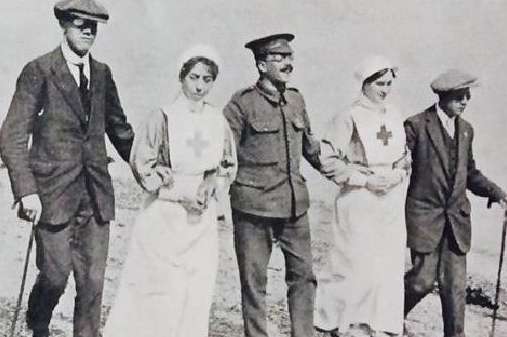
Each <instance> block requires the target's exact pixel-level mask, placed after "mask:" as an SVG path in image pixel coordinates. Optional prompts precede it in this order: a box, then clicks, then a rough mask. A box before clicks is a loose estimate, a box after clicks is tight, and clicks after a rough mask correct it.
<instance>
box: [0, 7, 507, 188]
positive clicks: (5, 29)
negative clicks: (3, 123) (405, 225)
mask: <svg viewBox="0 0 507 337" xmlns="http://www.w3.org/2000/svg"><path fill="white" fill-rule="evenodd" d="M102 3H103V4H104V5H105V6H106V7H107V8H108V10H109V13H110V16H111V18H110V21H109V23H108V24H107V25H100V26H99V32H98V37H97V40H96V43H95V45H94V47H93V49H92V54H93V55H94V57H96V58H97V59H98V60H100V61H104V62H106V63H108V64H109V65H110V67H111V68H112V71H113V75H114V77H115V80H116V82H117V85H118V88H119V92H120V96H121V99H122V103H123V106H124V109H125V111H126V113H127V115H128V117H129V119H130V120H131V122H132V123H133V124H134V126H137V125H139V123H140V122H142V120H143V118H144V117H145V116H146V115H147V113H148V112H149V111H151V110H153V109H155V108H156V107H158V106H160V105H164V104H167V103H168V102H170V101H171V100H172V99H173V97H174V96H175V94H176V93H177V90H178V82H177V69H176V67H177V66H176V63H177V59H178V57H179V55H180V54H181V53H182V52H183V51H184V50H185V49H186V48H188V47H190V46H191V45H193V44H194V43H197V42H201V43H207V44H210V45H213V46H215V47H216V49H217V50H218V51H219V53H220V54H221V56H222V59H223V67H222V69H221V72H220V74H219V78H218V80H217V82H216V84H215V90H214V91H213V92H212V94H211V97H210V98H211V100H212V102H213V103H215V104H216V105H217V106H220V107H221V106H223V105H225V103H226V102H227V100H228V99H229V98H230V96H231V95H232V94H233V93H234V92H235V91H236V90H238V89H240V88H243V87H246V86H249V85H251V84H253V83H254V82H255V80H256V77H257V73H256V70H255V67H254V62H253V58H252V55H251V53H250V51H249V50H247V49H245V48H244V47H243V45H244V43H245V42H247V41H249V40H251V39H253V38H257V37H260V36H264V35H267V34H271V33H279V32H291V33H293V34H295V35H296V39H295V40H294V41H293V47H294V49H295V52H296V61H295V72H294V79H293V81H292V83H291V84H292V85H293V86H295V87H297V88H298V89H299V90H300V91H301V92H302V93H303V95H304V97H305V99H306V102H307V107H308V111H309V114H310V119H311V121H312V124H313V127H314V130H315V133H316V134H317V135H320V134H322V133H323V132H324V129H325V125H326V122H327V121H328V120H329V119H330V118H331V117H332V115H333V114H334V113H336V112H338V111H341V110H343V109H344V108H346V107H347V105H348V104H349V103H350V102H351V101H352V99H353V98H354V97H355V96H356V95H357V92H358V91H359V84H358V83H357V82H356V80H355V79H354V78H353V75H352V73H353V70H354V68H355V67H356V66H357V64H358V63H359V62H360V61H361V60H362V59H363V58H365V57H366V56H368V55H370V54H372V53H376V54H378V53H380V54H384V55H385V56H387V57H389V58H390V59H392V60H393V61H394V62H395V63H396V64H398V65H399V69H400V71H399V77H398V79H397V80H396V81H395V84H394V87H393V90H392V94H391V96H390V99H391V100H392V101H393V102H395V103H397V104H398V105H399V106H400V108H401V109H402V111H403V112H404V114H405V115H406V116H407V117H408V116H409V115H412V114H414V113H416V112H419V111H422V110H423V109H424V108H426V107H427V106H429V105H430V104H432V103H433V102H434V99H435V95H434V94H433V93H432V92H431V90H430V89H429V83H430V82H431V80H432V79H433V78H435V77H436V76H437V75H438V74H439V73H440V72H442V71H444V70H446V69H447V68H449V67H459V68H462V69H464V70H466V71H468V72H470V73H472V74H475V75H477V76H479V78H480V81H481V83H482V86H481V87H480V88H478V89H476V90H474V91H473V93H472V96H473V97H472V101H471V103H470V105H469V107H468V109H467V111H466V112H465V114H464V117H465V118H466V119H468V120H469V121H470V122H472V124H473V125H474V127H475V130H476V138H475V143H474V147H475V148H474V149H475V155H476V159H477V162H478V164H479V167H480V168H482V170H483V171H484V172H485V173H487V174H488V176H490V177H491V178H493V179H494V180H496V181H497V182H498V183H500V184H501V185H502V186H504V187H506V188H507V174H506V170H507V161H506V157H507V114H506V113H505V107H506V106H507V94H506V93H505V90H506V88H505V85H504V82H505V79H506V74H507V71H506V68H507V57H506V55H507V29H506V28H507V24H506V22H507V1H500V0H497V1H493V0H491V1H488V0H482V1H480V0H461V1H459V0H441V1H436V0H435V1H429V0H426V1H425V0H410V1H408V0H391V1H389V0H376V1H374V0H325V1H324V0H320V1H317V0H314V1H302V0H299V1H297V0H276V1H275V0H272V1H268V0H249V1H246V0H236V1H233V0H228V1H225V0H207V1H206V0H194V1H169V0H145V1H142V0H116V1H115V0H103V1H102ZM53 4H54V1H52V0H51V1H49V0H16V1H1V4H0V13H2V20H0V28H1V32H2V33H1V34H0V41H1V45H2V48H1V49H0V71H1V74H2V81H1V82H0V118H2V119H3V116H4V114H5V112H6V111H7V108H8V105H9V102H10V99H11V97H12V94H13V91H14V85H15V80H16V78H17V76H18V75H19V72H20V71H21V69H22V67H23V65H24V64H25V63H26V62H28V61H30V60H31V59H33V58H35V57H37V56H38V55H41V54H43V53H46V52H48V51H50V50H52V49H53V48H55V47H56V46H57V45H58V44H59V43H60V41H61V38H62V35H61V30H60V28H59V26H58V23H57V21H56V20H55V18H54V16H53V9H52V7H53Z"/></svg>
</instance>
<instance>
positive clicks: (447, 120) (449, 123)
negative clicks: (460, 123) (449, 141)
mask: <svg viewBox="0 0 507 337" xmlns="http://www.w3.org/2000/svg"><path fill="white" fill-rule="evenodd" d="M435 106H436V109H437V115H438V118H440V121H441V122H442V125H443V126H444V128H445V130H446V131H447V134H448V135H449V136H451V137H452V138H454V131H455V130H454V121H455V119H456V116H453V117H449V116H448V115H447V114H446V113H445V112H444V111H443V110H442V108H441V107H440V105H438V103H435Z"/></svg>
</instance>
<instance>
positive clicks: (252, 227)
mask: <svg viewBox="0 0 507 337" xmlns="http://www.w3.org/2000/svg"><path fill="white" fill-rule="evenodd" d="M232 217H233V223H234V245H235V249H236V256H237V259H238V266H239V275H240V280H241V304H242V310H243V322H244V329H245V336H246V337H265V336H268V333H267V317H266V284H267V268H268V263H269V258H270V256H271V251H272V248H273V240H277V241H278V242H279V245H280V248H281V250H282V253H283V255H284V258H285V282H286V284H287V300H288V307H289V314H290V319H291V336H292V337H311V336H313V305H314V299H315V287H316V284H317V281H316V279H315V275H314V274H313V270H312V252H311V237H310V226H309V224H308V216H307V215H306V214H304V215H302V216H300V217H296V218H294V219H280V218H267V217H259V216H253V215H248V214H245V213H241V212H238V211H235V210H233V212H232Z"/></svg>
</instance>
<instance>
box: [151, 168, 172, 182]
mask: <svg viewBox="0 0 507 337" xmlns="http://www.w3.org/2000/svg"><path fill="white" fill-rule="evenodd" d="M155 170H156V172H157V174H158V176H159V177H160V179H161V180H162V186H166V187H172V186H173V185H174V178H173V173H172V171H171V168H170V167H167V166H157V167H156V168H155Z"/></svg>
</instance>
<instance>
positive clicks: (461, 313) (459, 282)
mask: <svg viewBox="0 0 507 337" xmlns="http://www.w3.org/2000/svg"><path fill="white" fill-rule="evenodd" d="M411 257H412V265H413V267H412V269H411V270H409V271H408V272H407V273H406V274H405V316H406V315H407V314H408V313H409V312H410V310H412V308H413V307H414V306H415V305H416V304H417V303H418V302H419V301H420V300H421V299H422V298H423V297H425V296H426V295H427V294H428V293H429V292H431V291H432V290H433V287H434V285H435V281H438V287H439V293H440V301H441V303H442V316H443V321H444V336H445V337H465V295H466V254H465V253H462V252H461V251H460V250H459V248H458V246H457V244H456V241H455V239H454V236H453V234H452V231H451V230H450V229H449V228H446V229H445V231H444V235H443V237H442V241H441V242H440V244H439V246H438V248H437V249H436V250H434V251H433V252H431V253H427V254H423V253H419V252H416V251H414V250H412V251H411Z"/></svg>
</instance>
